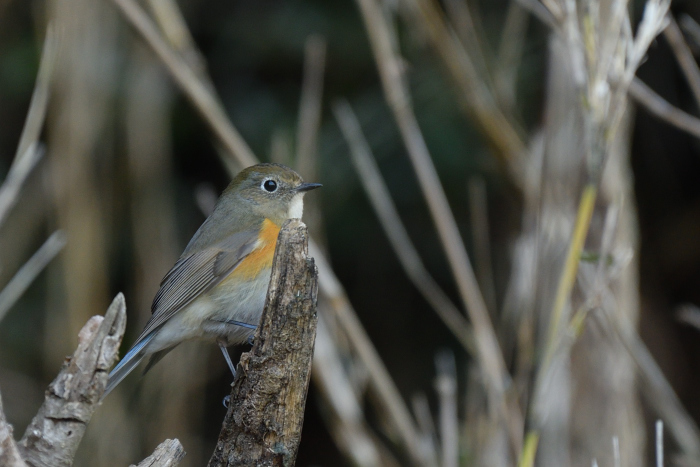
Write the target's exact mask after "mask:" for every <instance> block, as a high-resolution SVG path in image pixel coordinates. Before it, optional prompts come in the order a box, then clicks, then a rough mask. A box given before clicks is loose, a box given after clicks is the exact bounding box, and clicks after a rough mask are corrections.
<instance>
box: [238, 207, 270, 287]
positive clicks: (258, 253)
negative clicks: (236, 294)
mask: <svg viewBox="0 0 700 467" xmlns="http://www.w3.org/2000/svg"><path fill="white" fill-rule="evenodd" d="M279 233H280V227H279V226H278V225H277V224H275V223H274V222H272V221H271V220H269V219H265V220H264V221H263V223H262V228H261V229H260V235H259V236H258V241H259V245H258V247H257V248H255V250H253V251H251V252H250V254H249V255H248V256H246V257H245V259H244V260H243V261H241V263H240V264H239V265H238V267H236V269H234V270H233V272H231V274H230V275H229V276H228V277H227V278H226V279H232V278H234V277H235V278H238V279H245V280H251V279H255V278H256V277H257V276H258V274H260V272H261V271H262V270H263V269H269V268H271V267H272V259H273V257H274V256H275V246H276V245H277V236H278V235H279Z"/></svg>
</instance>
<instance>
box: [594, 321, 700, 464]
mask: <svg viewBox="0 0 700 467" xmlns="http://www.w3.org/2000/svg"><path fill="white" fill-rule="evenodd" d="M593 316H595V317H596V318H597V319H603V320H605V322H604V323H601V324H602V325H603V326H606V327H609V328H611V329H613V330H614V332H615V334H616V335H617V337H618V339H620V342H621V343H622V344H623V345H624V347H625V349H626V350H627V352H629V354H630V356H631V357H632V359H633V360H634V362H635V364H636V365H637V368H638V369H639V375H640V379H641V383H640V387H641V388H642V394H644V396H645V397H646V399H647V401H648V402H649V404H650V406H651V407H653V409H654V410H655V411H656V413H658V414H659V416H660V417H661V418H662V419H664V420H666V423H667V426H668V430H669V432H670V433H671V435H672V436H673V437H674V439H675V440H676V442H677V443H678V446H679V447H680V449H681V450H682V451H683V452H684V453H685V454H687V455H689V456H691V457H697V456H700V430H699V429H698V426H697V424H696V423H695V421H694V420H693V419H692V418H691V417H690V415H689V414H688V412H687V411H686V410H685V408H684V407H683V404H682V403H681V401H680V400H679V399H678V396H677V395H676V393H675V391H674V390H673V388H672V387H671V384H670V383H669V382H668V380H667V379H666V377H665V376H664V374H663V372H662V371H661V368H659V365H658V363H656V361H655V360H654V357H653V356H652V355H651V352H649V349H648V348H647V347H646V345H645V344H644V342H643V341H642V339H641V338H640V337H639V335H638V334H637V333H636V332H635V331H634V330H630V329H624V330H623V329H622V327H621V326H620V324H619V322H618V321H619V320H617V319H616V318H615V317H613V316H609V315H608V313H596V314H594V315H593Z"/></svg>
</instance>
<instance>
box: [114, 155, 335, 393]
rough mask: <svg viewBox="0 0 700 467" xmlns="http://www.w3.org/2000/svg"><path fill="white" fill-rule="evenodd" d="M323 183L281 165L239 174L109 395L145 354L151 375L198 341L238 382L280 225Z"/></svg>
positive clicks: (171, 276)
mask: <svg viewBox="0 0 700 467" xmlns="http://www.w3.org/2000/svg"><path fill="white" fill-rule="evenodd" d="M321 186H322V185H321V184H319V183H305V182H304V180H303V179H302V178H301V176H299V174H297V173H296V172H295V171H294V170H292V169H290V168H289V167H286V166H284V165H282V164H273V163H263V164H257V165H253V166H251V167H247V168H245V169H244V170H242V171H241V172H239V173H238V174H237V175H236V176H235V177H234V178H233V180H232V181H231V183H230V184H229V185H228V187H226V189H225V190H224V191H223V193H222V194H221V196H220V197H219V199H218V201H217V202H216V205H215V206H214V210H213V211H212V213H211V215H209V217H208V218H207V219H206V220H205V221H204V222H203V223H202V225H201V226H200V227H199V229H198V230H197V232H196V233H195V234H194V236H193V237H192V239H191V240H190V242H189V243H188V245H187V247H186V248H185V250H184V252H183V253H182V255H181V256H180V258H179V259H178V260H177V262H176V263H175V265H174V266H173V267H172V268H171V269H170V271H168V273H167V274H166V275H165V277H163V280H162V282H161V284H160V288H159V290H158V292H157V293H156V296H155V298H154V299H153V304H152V305H151V317H150V319H149V320H148V322H147V323H146V325H145V327H144V329H143V331H142V332H141V334H140V335H139V337H138V338H137V339H136V341H135V342H134V344H133V345H132V347H131V349H130V350H129V351H128V352H127V353H126V355H125V356H124V358H122V360H121V361H120V362H119V363H118V364H117V366H116V367H114V369H113V370H112V371H111V372H110V374H109V379H108V381H107V385H106V388H105V392H104V395H103V398H104V397H106V395H107V394H109V393H110V392H111V391H112V390H113V389H114V388H115V387H116V386H117V385H118V384H119V383H120V382H121V381H122V380H123V379H124V378H125V377H126V376H127V375H128V374H129V373H131V371H132V370H133V369H134V368H136V367H137V366H138V365H139V363H141V361H142V360H143V359H144V358H145V357H149V361H148V364H147V366H146V367H145V369H144V374H145V373H146V372H147V371H148V370H149V369H150V368H151V367H152V366H153V365H154V364H156V363H157V362H158V361H159V360H160V359H161V358H163V357H164V356H165V354H167V353H168V352H169V351H171V350H172V349H173V348H175V347H176V346H177V345H178V344H180V343H182V342H184V341H188V340H193V339H204V340H208V341H213V342H216V343H217V344H218V345H219V347H220V348H221V351H222V352H223V354H224V358H225V359H226V362H227V364H228V366H229V368H230V369H231V372H232V373H233V374H234V378H235V369H234V366H233V362H231V357H230V356H229V353H228V347H229V346H231V345H238V344H243V343H245V342H246V341H248V340H249V339H250V338H252V336H253V334H254V332H255V328H256V327H257V324H258V323H259V321H260V317H261V315H262V310H263V306H264V304H265V296H266V294H267V288H268V285H269V282H270V274H271V271H272V260H273V256H274V252H275V246H276V244H277V236H278V234H279V231H280V228H281V226H282V224H283V223H284V221H286V220H287V219H291V218H301V216H302V213H303V209H304V201H303V198H304V194H305V193H306V192H308V191H310V190H313V189H315V188H319V187H321Z"/></svg>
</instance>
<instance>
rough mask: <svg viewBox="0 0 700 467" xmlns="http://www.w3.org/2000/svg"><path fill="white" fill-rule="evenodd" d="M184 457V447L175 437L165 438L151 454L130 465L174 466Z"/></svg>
mask: <svg viewBox="0 0 700 467" xmlns="http://www.w3.org/2000/svg"><path fill="white" fill-rule="evenodd" d="M184 457H185V449H184V448H183V447H182V444H180V441H178V440H177V439H166V440H165V441H163V442H162V443H160V444H159V445H158V447H157V448H156V450H155V451H153V454H151V455H150V456H148V457H147V458H145V459H144V460H142V461H141V462H139V463H138V465H136V466H133V465H132V466H131V467H174V466H176V465H178V464H179V463H180V461H181V460H182V459H183V458H184Z"/></svg>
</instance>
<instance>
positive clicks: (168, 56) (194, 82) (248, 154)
mask: <svg viewBox="0 0 700 467" xmlns="http://www.w3.org/2000/svg"><path fill="white" fill-rule="evenodd" d="M113 1H114V3H115V4H116V5H117V6H118V7H119V9H120V10H121V11H122V13H123V14H124V16H125V17H126V18H127V19H128V20H129V22H130V23H131V25H132V26H133V27H134V28H135V29H136V30H137V31H138V32H139V34H141V36H142V37H143V38H144V40H145V41H146V42H147V43H148V45H150V46H151V48H152V49H153V51H154V52H155V53H156V55H158V58H160V60H161V61H162V62H163V63H164V64H165V66H166V67H167V68H168V71H170V74H171V75H172V77H173V78H174V79H175V81H176V83H177V85H178V86H179V87H180V89H182V91H183V92H184V93H185V95H186V96H187V98H188V99H189V100H190V102H191V103H192V105H194V107H195V108H196V109H197V111H198V112H199V113H200V115H201V116H202V117H203V119H204V121H205V122H207V123H208V124H209V126H210V128H211V130H212V131H213V132H214V134H215V135H216V137H217V138H218V139H219V141H220V142H221V143H222V144H223V145H224V147H225V148H226V149H227V150H228V151H229V152H230V153H231V155H233V156H234V157H235V158H236V159H237V160H238V162H239V163H240V164H241V165H243V166H246V167H247V166H249V165H253V164H255V162H256V158H255V155H254V154H253V151H251V149H250V147H249V146H248V144H247V143H246V142H245V141H244V140H243V137H242V136H241V135H240V133H238V130H236V128H235V127H234V126H233V125H232V124H231V121H230V120H229V118H228V117H227V116H226V112H225V110H224V108H223V106H222V105H221V101H220V100H219V99H217V98H216V96H214V95H213V94H212V91H211V89H210V88H209V87H208V86H206V85H205V84H204V83H203V81H202V80H201V79H199V78H198V76H197V73H195V71H194V70H192V68H191V67H190V66H189V64H188V63H187V62H186V61H185V59H183V58H182V57H180V56H179V55H178V54H177V53H175V52H174V51H173V50H172V48H171V47H170V46H169V45H168V44H167V43H166V42H165V40H164V39H163V37H162V36H161V35H160V33H159V32H158V29H157V28H156V26H155V24H153V21H152V20H151V19H150V18H149V17H148V14H147V13H146V12H145V11H144V10H143V8H141V6H140V5H139V4H138V3H136V2H135V1H134V0H113Z"/></svg>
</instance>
